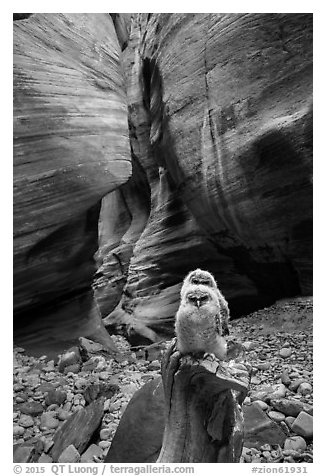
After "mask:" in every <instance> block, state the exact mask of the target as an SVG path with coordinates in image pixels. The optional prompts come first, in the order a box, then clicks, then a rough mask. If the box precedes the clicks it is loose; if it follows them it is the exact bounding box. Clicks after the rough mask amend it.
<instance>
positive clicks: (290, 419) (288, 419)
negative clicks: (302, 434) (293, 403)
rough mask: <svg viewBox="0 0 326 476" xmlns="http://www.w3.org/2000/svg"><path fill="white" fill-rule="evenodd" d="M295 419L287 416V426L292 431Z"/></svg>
mask: <svg viewBox="0 0 326 476" xmlns="http://www.w3.org/2000/svg"><path fill="white" fill-rule="evenodd" d="M294 420H295V418H294V417H293V416H287V417H286V418H285V423H286V424H287V426H288V427H289V428H290V429H291V427H292V423H293V422H294Z"/></svg>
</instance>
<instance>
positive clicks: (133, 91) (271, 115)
mask: <svg viewBox="0 0 326 476" xmlns="http://www.w3.org/2000/svg"><path fill="white" fill-rule="evenodd" d="M130 21H131V25H130V37H129V43H128V46H127V47H125V49H124V52H123V65H124V70H125V74H126V77H127V92H128V104H129V129H130V140H131V151H132V160H133V178H132V180H131V181H129V182H128V184H126V185H124V186H123V187H121V188H120V189H119V191H116V192H114V193H111V194H110V195H108V196H107V197H106V198H105V201H104V203H103V205H102V214H101V221H102V227H101V248H100V253H99V256H100V257H101V259H102V265H101V266H100V268H99V276H100V277H99V278H98V280H97V282H96V295H97V298H98V302H99V305H100V307H101V309H102V315H106V314H109V315H108V317H107V318H106V319H105V323H106V324H108V325H110V324H115V325H116V324H123V325H127V327H128V328H129V331H130V333H132V332H133V331H135V332H136V333H138V334H142V335H144V336H146V337H148V338H149V339H151V340H157V339H158V338H159V337H160V336H161V335H162V334H166V333H171V331H172V329H173V320H174V314H175V311H176V309H177V306H178V292H179V289H180V285H181V280H182V279H183V277H184V276H185V274H186V273H187V272H188V271H189V270H191V269H194V268H196V267H200V268H203V269H208V270H209V271H210V272H212V273H213V274H214V276H215V278H216V280H217V282H218V285H219V287H220V289H221V290H222V292H223V293H224V294H225V296H226V298H227V299H228V301H229V304H230V308H231V314H232V315H233V317H235V316H237V315H241V314H244V313H246V312H248V311H249V310H252V309H255V308H257V307H261V306H264V305H267V304H268V303H271V302H273V301H274V300H275V299H277V298H280V297H282V296H292V295H299V294H306V295H309V294H311V292H312V185H311V174H312V106H311V105H312V15H311V14H224V13H223V14H217V13H216V14H156V13H155V14H135V15H133V16H132V17H131V20H130ZM108 218H109V220H108ZM105 222H106V223H108V222H110V225H109V226H108V225H105V224H104V223H105ZM113 285H114V286H115V290H114V289H113ZM121 293H122V295H121V298H120V294H121Z"/></svg>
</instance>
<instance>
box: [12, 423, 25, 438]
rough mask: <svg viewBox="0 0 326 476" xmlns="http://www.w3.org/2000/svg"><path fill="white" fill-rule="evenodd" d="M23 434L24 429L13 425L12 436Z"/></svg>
mask: <svg viewBox="0 0 326 476" xmlns="http://www.w3.org/2000/svg"><path fill="white" fill-rule="evenodd" d="M24 433H25V428H23V427H22V426H19V425H14V428H13V434H14V436H22V435H23V434H24Z"/></svg>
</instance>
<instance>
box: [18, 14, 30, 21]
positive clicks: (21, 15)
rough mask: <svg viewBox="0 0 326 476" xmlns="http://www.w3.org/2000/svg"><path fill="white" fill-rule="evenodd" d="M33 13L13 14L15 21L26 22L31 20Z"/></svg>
mask: <svg viewBox="0 0 326 476" xmlns="http://www.w3.org/2000/svg"><path fill="white" fill-rule="evenodd" d="M31 15H33V13H13V20H14V21H17V20H26V19H27V18H29V17H30V16H31Z"/></svg>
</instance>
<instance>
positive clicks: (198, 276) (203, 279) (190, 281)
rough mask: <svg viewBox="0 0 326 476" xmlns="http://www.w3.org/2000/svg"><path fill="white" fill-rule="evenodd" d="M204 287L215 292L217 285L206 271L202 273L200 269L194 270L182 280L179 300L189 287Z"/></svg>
mask: <svg viewBox="0 0 326 476" xmlns="http://www.w3.org/2000/svg"><path fill="white" fill-rule="evenodd" d="M199 285H201V286H205V287H207V288H210V289H214V290H217V284H216V282H215V279H214V278H213V276H212V275H211V274H210V273H209V272H208V271H203V270H202V269H199V268H198V269H195V270H194V271H191V272H190V273H189V274H188V275H187V276H186V277H185V279H184V281H183V285H182V288H181V292H180V295H181V299H182V298H183V296H184V294H185V292H186V291H187V290H188V289H189V286H199Z"/></svg>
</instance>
